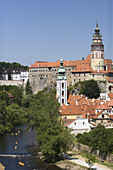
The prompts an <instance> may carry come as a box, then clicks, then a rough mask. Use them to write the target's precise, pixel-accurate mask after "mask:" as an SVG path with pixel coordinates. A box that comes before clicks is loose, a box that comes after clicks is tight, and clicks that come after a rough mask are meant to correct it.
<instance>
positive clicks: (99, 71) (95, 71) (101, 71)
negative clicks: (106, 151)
mask: <svg viewBox="0 0 113 170" xmlns="http://www.w3.org/2000/svg"><path fill="white" fill-rule="evenodd" d="M92 73H108V71H101V70H100V71H99V72H98V71H96V70H95V71H92Z"/></svg>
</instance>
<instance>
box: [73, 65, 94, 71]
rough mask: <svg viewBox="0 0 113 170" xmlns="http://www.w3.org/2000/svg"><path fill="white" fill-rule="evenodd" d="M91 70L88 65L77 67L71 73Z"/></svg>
mask: <svg viewBox="0 0 113 170" xmlns="http://www.w3.org/2000/svg"><path fill="white" fill-rule="evenodd" d="M91 71H92V68H91V66H90V65H89V64H84V65H78V66H76V68H75V70H73V71H72V72H91Z"/></svg>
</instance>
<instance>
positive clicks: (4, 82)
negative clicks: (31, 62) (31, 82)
mask: <svg viewBox="0 0 113 170" xmlns="http://www.w3.org/2000/svg"><path fill="white" fill-rule="evenodd" d="M3 85H6V86H9V85H11V86H21V85H24V84H23V82H22V81H21V80H0V86H3Z"/></svg>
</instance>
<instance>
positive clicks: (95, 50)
mask: <svg viewBox="0 0 113 170" xmlns="http://www.w3.org/2000/svg"><path fill="white" fill-rule="evenodd" d="M92 40H93V42H92V45H91V68H92V69H93V70H97V71H99V70H104V45H103V44H102V34H100V29H99V27H98V21H97V23H96V28H95V33H94V34H93V39H92Z"/></svg>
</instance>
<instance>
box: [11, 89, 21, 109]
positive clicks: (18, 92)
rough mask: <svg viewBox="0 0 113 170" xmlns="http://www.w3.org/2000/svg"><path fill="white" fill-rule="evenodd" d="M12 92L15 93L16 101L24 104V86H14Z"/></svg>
mask: <svg viewBox="0 0 113 170" xmlns="http://www.w3.org/2000/svg"><path fill="white" fill-rule="evenodd" d="M10 93H11V94H12V95H14V102H15V103H17V104H18V105H20V106H21V105H22V98H23V87H21V86H19V87H17V86H14V87H13V88H12V89H11V90H10Z"/></svg>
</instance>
